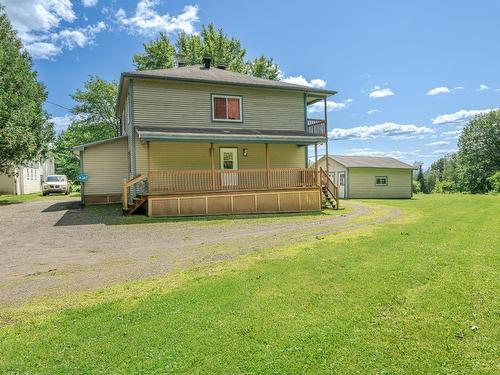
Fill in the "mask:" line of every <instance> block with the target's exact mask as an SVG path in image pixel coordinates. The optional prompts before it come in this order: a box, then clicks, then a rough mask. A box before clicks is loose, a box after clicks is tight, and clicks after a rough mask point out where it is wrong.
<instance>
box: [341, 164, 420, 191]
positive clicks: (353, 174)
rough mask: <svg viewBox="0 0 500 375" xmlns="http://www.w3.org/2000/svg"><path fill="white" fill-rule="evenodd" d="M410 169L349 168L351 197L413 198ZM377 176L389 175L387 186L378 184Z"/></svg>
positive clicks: (348, 180)
mask: <svg viewBox="0 0 500 375" xmlns="http://www.w3.org/2000/svg"><path fill="white" fill-rule="evenodd" d="M411 173H412V171H411V170H410V169H392V168H349V171H348V178H347V183H348V186H349V188H348V194H349V198H411ZM375 176H387V177H388V182H389V183H388V185H387V186H376V185H375Z"/></svg>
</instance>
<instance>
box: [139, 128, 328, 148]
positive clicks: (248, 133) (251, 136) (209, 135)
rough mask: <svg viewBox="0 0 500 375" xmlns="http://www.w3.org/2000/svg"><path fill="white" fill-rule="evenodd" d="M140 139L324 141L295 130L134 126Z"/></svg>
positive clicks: (266, 141)
mask: <svg viewBox="0 0 500 375" xmlns="http://www.w3.org/2000/svg"><path fill="white" fill-rule="evenodd" d="M135 128H136V131H137V134H138V135H139V138H140V139H141V140H142V141H154V140H165V141H187V142H238V141H241V142H243V141H244V142H250V143H293V144H302V145H307V144H313V143H315V142H324V140H325V138H324V137H323V136H315V135H310V134H308V133H306V132H305V131H297V130H256V129H224V128H188V127H157V126H136V127H135Z"/></svg>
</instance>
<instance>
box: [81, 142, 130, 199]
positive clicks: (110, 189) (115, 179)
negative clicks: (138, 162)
mask: <svg viewBox="0 0 500 375" xmlns="http://www.w3.org/2000/svg"><path fill="white" fill-rule="evenodd" d="M127 169H128V162H127V139H126V138H123V139H119V140H116V141H112V142H107V143H103V144H100V145H95V146H90V147H88V148H86V149H85V151H84V152H83V172H85V173H88V175H89V180H88V181H87V182H86V183H85V187H84V189H85V195H90V194H111V193H121V189H122V183H123V179H124V178H127V177H128V172H127Z"/></svg>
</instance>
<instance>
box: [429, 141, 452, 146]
mask: <svg viewBox="0 0 500 375" xmlns="http://www.w3.org/2000/svg"><path fill="white" fill-rule="evenodd" d="M449 144H450V142H449V141H436V142H431V143H426V146H445V145H449Z"/></svg>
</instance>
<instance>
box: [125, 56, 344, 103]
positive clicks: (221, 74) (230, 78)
mask: <svg viewBox="0 0 500 375" xmlns="http://www.w3.org/2000/svg"><path fill="white" fill-rule="evenodd" d="M130 78H144V79H162V80H167V81H184V82H202V83H211V84H219V85H220V84H222V85H237V86H249V87H259V88H268V89H279V90H294V91H300V92H304V93H309V94H311V95H318V96H321V97H325V96H330V95H335V94H336V93H337V92H336V91H332V90H326V89H319V88H315V87H310V86H305V85H296V84H294V83H288V82H283V81H274V80H270V79H264V78H258V77H254V76H251V75H248V74H242V73H236V72H232V71H230V70H225V69H220V68H216V67H211V68H210V69H206V68H204V67H203V66H202V65H190V66H183V67H179V68H170V69H155V70H138V71H132V72H124V73H122V74H121V77H120V87H119V89H118V103H120V101H121V93H122V87H123V86H124V84H126V81H127V80H128V79H130ZM311 102H314V100H312V101H311Z"/></svg>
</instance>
